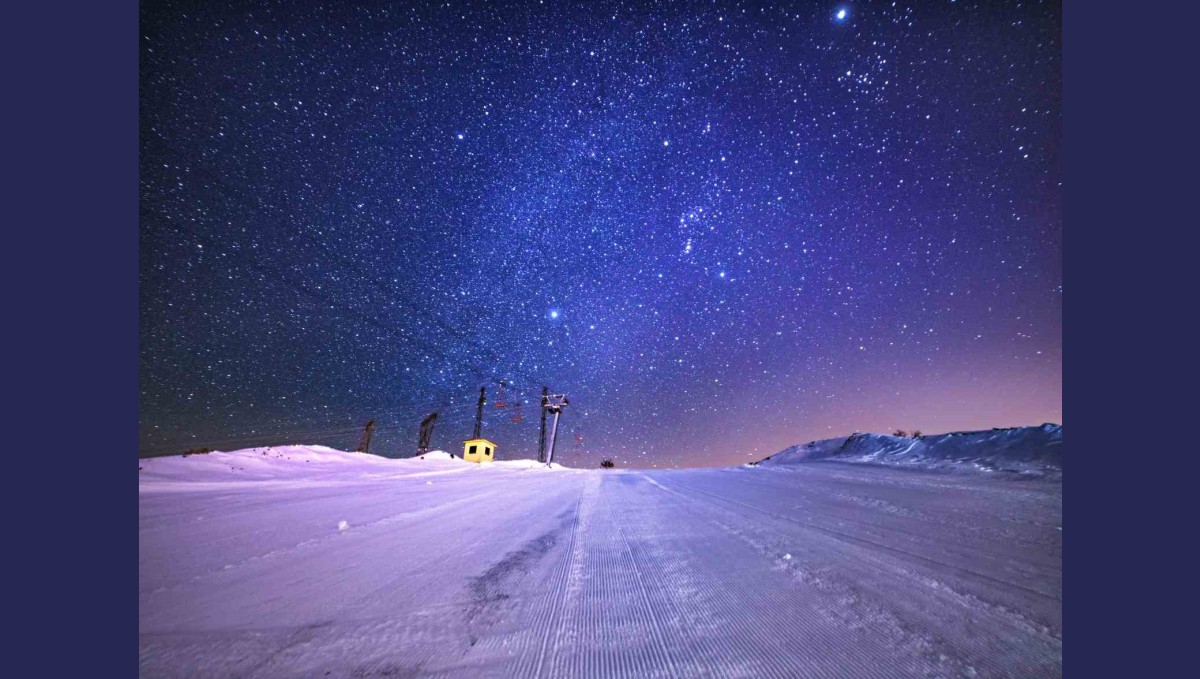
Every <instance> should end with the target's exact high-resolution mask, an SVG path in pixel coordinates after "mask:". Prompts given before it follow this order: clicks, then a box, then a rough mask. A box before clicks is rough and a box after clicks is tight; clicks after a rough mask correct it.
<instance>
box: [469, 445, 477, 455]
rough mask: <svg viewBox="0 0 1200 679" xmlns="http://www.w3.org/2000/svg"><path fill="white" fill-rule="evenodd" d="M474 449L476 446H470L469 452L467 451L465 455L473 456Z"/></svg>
mask: <svg viewBox="0 0 1200 679" xmlns="http://www.w3.org/2000/svg"><path fill="white" fill-rule="evenodd" d="M475 448H476V446H471V450H469V451H468V452H467V454H468V455H474V454H475Z"/></svg>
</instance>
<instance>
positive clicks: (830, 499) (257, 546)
mask: <svg viewBox="0 0 1200 679" xmlns="http://www.w3.org/2000/svg"><path fill="white" fill-rule="evenodd" d="M997 436H1002V435H1001V434H997ZM843 443H844V440H843ZM831 447H832V446H825V448H831ZM864 450H865V449H864ZM897 450H900V449H897ZM911 452H913V451H910V453H911ZM264 453H265V454H264ZM922 454H927V453H922ZM879 458H880V459H882V458H886V454H884V455H881V456H879ZM140 465H141V467H142V469H141V471H139V479H140V483H139V577H138V579H139V653H140V663H141V674H142V675H143V676H153V677H230V676H239V677H245V678H247V679H251V678H259V679H262V678H264V677H326V676H328V677H383V676H437V677H477V676H521V677H525V676H529V677H532V676H545V677H567V676H572V677H575V676H579V677H610V676H611V677H615V676H637V677H648V676H721V677H762V676H777V677H783V676H819V677H913V676H937V677H962V676H981V677H984V676H986V677H1055V676H1061V674H1062V551H1061V550H1062V532H1061V526H1062V484H1061V481H1059V480H1056V479H1053V478H1033V477H1028V476H1020V475H994V474H945V473H939V472H929V471H925V470H923V469H919V468H918V469H916V470H914V469H898V468H893V467H888V466H883V465H880V464H777V465H769V464H766V465H761V466H758V467H755V468H745V467H738V468H730V469H696V470H684V471H640V470H568V469H546V468H545V467H544V466H539V465H537V464H536V463H535V462H531V461H502V462H496V463H492V464H490V465H489V464H484V465H478V464H473V463H468V462H463V461H462V460H460V459H455V458H452V457H450V456H449V455H445V456H444V457H443V456H439V455H436V454H435V453H429V454H428V455H426V459H423V460H422V459H407V460H387V459H383V458H378V457H375V456H371V455H362V454H356V453H344V452H339V451H335V450H332V449H328V448H321V447H317V446H291V447H286V448H271V449H252V450H245V451H235V452H229V453H209V454H207V455H193V456H189V457H187V458H158V459H151V460H142V461H140Z"/></svg>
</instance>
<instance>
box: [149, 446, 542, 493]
mask: <svg viewBox="0 0 1200 679" xmlns="http://www.w3.org/2000/svg"><path fill="white" fill-rule="evenodd" d="M138 467H139V472H138V478H139V484H140V486H141V488H142V489H143V490H162V489H169V488H178V487H180V484H190V485H192V486H195V485H198V484H212V483H222V484H227V483H236V482H241V483H257V484H263V483H267V484H283V485H323V484H330V483H346V482H353V481H364V480H368V481H369V480H379V479H390V478H401V477H411V476H428V475H437V474H448V473H460V472H470V471H475V472H479V471H485V470H489V469H493V470H508V471H521V470H532V469H540V470H545V469H547V468H546V466H545V465H543V464H539V463H538V462H537V461H536V460H504V461H497V462H493V463H490V464H475V463H473V462H465V461H463V460H462V458H459V457H458V456H456V455H452V454H450V453H448V452H446V451H444V450H432V451H430V452H428V453H426V454H424V455H422V456H420V457H412V458H406V459H392V458H386V457H380V456H378V455H370V454H365V453H350V452H346V451H342V450H335V449H333V448H328V447H325V446H302V445H295V446H271V447H265V448H247V449H244V450H235V451H231V452H220V451H217V452H212V453H200V454H193V455H175V456H170V457H155V458H149V459H142V460H138ZM553 468H554V469H564V467H562V466H560V465H557V464H556V465H554V467H553Z"/></svg>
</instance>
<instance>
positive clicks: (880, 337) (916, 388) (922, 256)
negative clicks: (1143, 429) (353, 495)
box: [139, 1, 1062, 467]
mask: <svg viewBox="0 0 1200 679" xmlns="http://www.w3.org/2000/svg"><path fill="white" fill-rule="evenodd" d="M843 11H844V12H845V13H844V14H841V12H843ZM142 12H143V14H142V25H141V41H140V45H139V48H140V56H141V74H140V87H141V103H140V108H141V119H140V136H141V142H140V144H141V147H140V150H141V180H140V196H141V198H140V206H141V226H140V234H141V237H140V240H141V242H140V246H141V249H140V283H141V288H140V319H141V348H140V351H141V372H140V377H141V449H142V452H143V454H158V453H167V452H181V451H183V450H185V449H187V448H193V447H199V446H206V447H213V448H219V449H232V448H235V447H248V446H252V445H266V444H272V443H283V442H303V443H318V444H324V445H330V446H333V447H337V448H341V449H352V448H353V447H354V446H355V445H356V444H357V442H358V433H359V430H360V429H361V427H362V425H363V424H364V423H365V422H366V421H367V420H368V419H374V420H375V422H376V425H377V435H376V439H375V443H374V444H373V445H372V452H379V453H380V454H385V455H391V456H403V455H409V454H411V453H412V451H413V449H414V448H415V445H416V428H417V423H418V422H419V421H420V419H421V418H422V417H423V416H424V415H425V414H426V413H428V412H430V411H433V410H437V411H439V412H440V413H441V417H440V419H439V422H438V425H437V428H436V430H435V433H434V439H433V443H434V445H435V447H438V448H444V449H447V450H454V451H457V450H458V448H459V447H460V445H461V443H460V442H461V440H462V439H464V438H466V437H468V436H469V435H470V434H471V420H472V418H473V416H474V403H475V400H476V398H477V396H478V390H479V387H480V386H485V385H486V386H487V387H488V389H489V401H494V400H495V399H494V398H493V397H495V396H498V395H499V393H498V390H499V385H498V382H499V381H500V380H504V381H505V382H506V383H507V384H508V385H509V386H508V387H507V388H506V389H505V402H506V403H508V406H507V407H503V408H500V407H496V405H495V403H494V402H490V403H489V404H488V406H487V420H486V422H485V424H484V435H486V436H488V437H489V438H492V439H494V440H495V441H497V442H498V444H499V456H500V457H501V458H505V457H508V458H512V457H532V456H534V455H535V454H536V448H537V435H538V421H537V409H538V408H537V403H538V398H539V396H538V395H539V394H540V390H541V386H542V385H548V386H549V387H550V388H551V390H552V392H555V393H558V392H565V393H566V394H568V396H569V398H570V400H571V405H570V406H568V407H567V408H566V410H565V411H564V414H563V416H562V417H563V419H562V425H561V427H562V429H561V434H560V437H559V443H558V450H559V453H558V457H559V459H560V460H562V461H563V462H565V463H567V464H573V465H577V466H588V467H592V466H595V465H596V464H598V462H599V460H600V459H602V458H604V457H611V458H613V459H615V460H616V461H617V463H618V465H620V466H652V465H653V466H659V467H662V466H680V465H708V464H733V463H740V462H745V461H749V460H751V459H757V458H760V457H763V456H765V455H768V454H771V453H773V452H775V451H777V450H778V449H780V448H782V447H784V446H787V445H790V444H793V443H798V442H803V441H807V440H810V439H814V438H823V437H830V436H836V435H844V434H848V433H850V432H852V431H856V430H859V431H887V430H891V429H893V428H904V429H912V428H919V429H922V430H924V431H927V432H935V431H947V430H955V429H972V428H974V429H978V428H990V427H993V426H1011V425H1018V424H1039V423H1041V422H1043V421H1056V422H1061V414H1062V387H1061V365H1062V331H1061V318H1062V224H1061V211H1062V210H1061V203H1062V201H1061V195H1062V171H1061V162H1060V158H1059V145H1060V139H1061V122H1062V115H1061V74H1060V70H1061V41H1060V28H1061V12H1060V8H1059V5H1058V4H1057V3H1015V4H1007V3H1004V4H1002V3H984V4H979V3H972V2H961V1H960V2H948V1H946V2H928V3H902V2H897V3H891V2H882V3H861V2H858V3H843V4H835V3H783V4H780V5H768V4H752V3H723V2H716V3H714V2H705V3H665V2H664V3H659V4H652V3H605V2H589V3H574V2H545V3H537V2H527V3H508V4H506V3H446V4H438V5H434V4H427V5H422V4H419V3H394V4H389V3H370V4H369V5H367V6H364V7H352V6H351V3H341V2H337V3H329V4H301V3H290V2H285V3H266V4H260V3H253V4H243V3H233V4H228V5H227V4H223V3H216V2H212V3H209V2H206V3H200V4H197V3H171V2H158V3H145V4H143V6H142ZM517 402H522V415H523V419H522V421H521V422H513V421H512V419H513V417H512V416H513V414H514V410H515V408H514V407H513V404H515V403H517Z"/></svg>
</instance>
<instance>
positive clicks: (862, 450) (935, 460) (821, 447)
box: [752, 423, 1062, 477]
mask: <svg viewBox="0 0 1200 679" xmlns="http://www.w3.org/2000/svg"><path fill="white" fill-rule="evenodd" d="M816 461H833V462H856V463H869V464H885V465H892V466H901V467H910V468H921V469H941V470H953V471H965V472H978V473H994V472H997V471H1001V472H1011V473H1016V474H1024V475H1028V476H1051V477H1061V474H1062V425H1058V424H1051V423H1046V424H1043V425H1041V426H1039V427H1013V428H1009V429H992V430H990V431H970V432H953V433H949V434H935V435H925V436H920V437H914V438H909V437H902V436H888V435H886V434H852V435H850V436H844V437H841V438H833V439H824V440H821V441H812V442H811V443H806V444H803V445H798V446H792V447H791V448H787V449H785V450H782V451H780V452H778V453H776V454H774V455H772V456H770V457H768V458H766V459H763V460H761V461H759V462H757V463H754V465H752V466H757V465H765V466H775V465H790V464H797V463H802V462H816Z"/></svg>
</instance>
